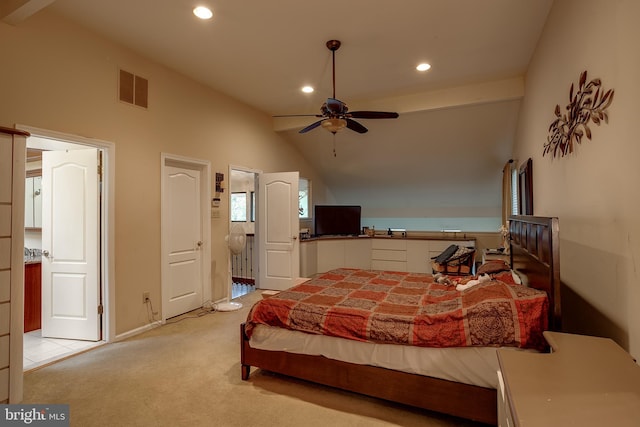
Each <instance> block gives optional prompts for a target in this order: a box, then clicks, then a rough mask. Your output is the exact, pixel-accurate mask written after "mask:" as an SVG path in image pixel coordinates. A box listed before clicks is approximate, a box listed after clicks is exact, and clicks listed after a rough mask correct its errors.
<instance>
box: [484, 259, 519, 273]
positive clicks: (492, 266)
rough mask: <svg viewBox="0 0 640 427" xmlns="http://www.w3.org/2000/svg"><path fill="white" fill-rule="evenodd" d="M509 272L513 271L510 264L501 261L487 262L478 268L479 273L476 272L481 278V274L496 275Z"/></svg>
mask: <svg viewBox="0 0 640 427" xmlns="http://www.w3.org/2000/svg"><path fill="white" fill-rule="evenodd" d="M509 270H511V268H510V267H509V264H507V263H506V262H504V261H503V260H501V259H495V260H491V261H487V262H485V263H484V264H482V265H481V266H480V267H478V271H476V274H477V275H478V276H480V275H481V274H495V273H499V272H501V271H509Z"/></svg>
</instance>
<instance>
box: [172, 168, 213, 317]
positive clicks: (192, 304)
mask: <svg viewBox="0 0 640 427" xmlns="http://www.w3.org/2000/svg"><path fill="white" fill-rule="evenodd" d="M164 171H165V172H164V173H165V176H164V194H163V199H162V215H163V225H162V226H163V230H162V233H163V236H164V243H163V248H164V251H165V253H164V256H163V262H164V263H165V265H164V269H163V270H164V274H163V281H165V283H163V290H162V295H163V300H162V311H163V317H164V318H165V319H167V318H170V317H174V316H178V315H180V314H183V313H186V312H188V311H191V310H194V309H196V308H198V307H201V306H202V304H203V302H204V300H203V281H202V265H201V263H202V247H203V238H202V225H201V222H200V171H198V170H193V169H185V168H179V167H174V166H166V167H165V168H164Z"/></svg>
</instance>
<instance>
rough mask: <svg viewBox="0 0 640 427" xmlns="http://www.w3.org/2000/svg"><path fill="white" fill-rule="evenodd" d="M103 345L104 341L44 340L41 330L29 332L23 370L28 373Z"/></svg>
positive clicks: (24, 348)
mask: <svg viewBox="0 0 640 427" xmlns="http://www.w3.org/2000/svg"><path fill="white" fill-rule="evenodd" d="M101 344H102V341H98V342H93V341H75V340H65V339H59V338H42V335H41V334H40V330H39V329H38V330H36V331H31V332H27V333H26V334H24V337H23V370H24V371H28V370H30V369H34V368H37V367H38V366H42V365H46V364H48V363H51V362H54V361H55V360H58V359H61V358H63V357H67V356H70V355H72V354H74V353H78V352H80V351H84V350H87V349H89V348H91V347H96V346H98V345H101Z"/></svg>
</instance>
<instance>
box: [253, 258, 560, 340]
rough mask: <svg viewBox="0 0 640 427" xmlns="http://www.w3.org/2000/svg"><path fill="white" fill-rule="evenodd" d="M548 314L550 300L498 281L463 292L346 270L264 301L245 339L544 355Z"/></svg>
mask: <svg viewBox="0 0 640 427" xmlns="http://www.w3.org/2000/svg"><path fill="white" fill-rule="evenodd" d="M503 277H504V275H503ZM509 277H511V275H510V273H509ZM547 311H548V300H547V295H546V293H544V292H542V291H538V290H535V289H532V288H528V287H525V286H522V285H516V284H513V282H511V283H507V281H501V280H497V276H494V277H493V278H492V280H490V281H486V282H483V283H480V284H478V285H475V286H473V287H471V288H469V289H466V290H464V291H457V290H456V287H455V285H450V284H441V283H437V282H435V281H434V279H433V277H432V276H431V275H429V274H418V273H401V272H389V271H369V270H358V269H347V268H342V269H337V270H332V271H330V272H327V273H324V274H321V275H318V276H316V277H314V278H313V279H311V280H309V281H307V282H305V283H302V284H300V285H297V286H294V287H292V288H290V289H288V290H286V291H283V292H280V293H278V294H277V295H274V296H271V297H269V298H266V299H263V300H261V301H259V302H258V303H256V304H255V305H254V306H253V307H252V309H251V311H250V313H249V315H248V319H247V327H246V331H247V333H248V334H249V336H250V335H251V332H252V330H253V327H255V325H257V324H266V325H272V326H278V327H281V328H287V329H292V330H297V331H302V332H307V333H312V334H323V335H330V336H335V337H340V338H347V339H353V340H358V341H369V342H377V343H387V344H403V345H415V346H423V347H462V346H514V347H521V348H534V349H538V350H542V349H544V347H545V341H544V338H543V337H542V331H544V330H546V328H547Z"/></svg>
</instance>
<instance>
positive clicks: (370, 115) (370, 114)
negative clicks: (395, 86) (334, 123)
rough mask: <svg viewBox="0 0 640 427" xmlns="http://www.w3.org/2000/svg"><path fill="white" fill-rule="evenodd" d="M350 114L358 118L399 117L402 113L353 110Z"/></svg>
mask: <svg viewBox="0 0 640 427" xmlns="http://www.w3.org/2000/svg"><path fill="white" fill-rule="evenodd" d="M349 116H350V117H354V118H356V119H397V118H398V117H399V116H400V115H399V114H398V113H390V112H386V111H352V112H350V113H349Z"/></svg>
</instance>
